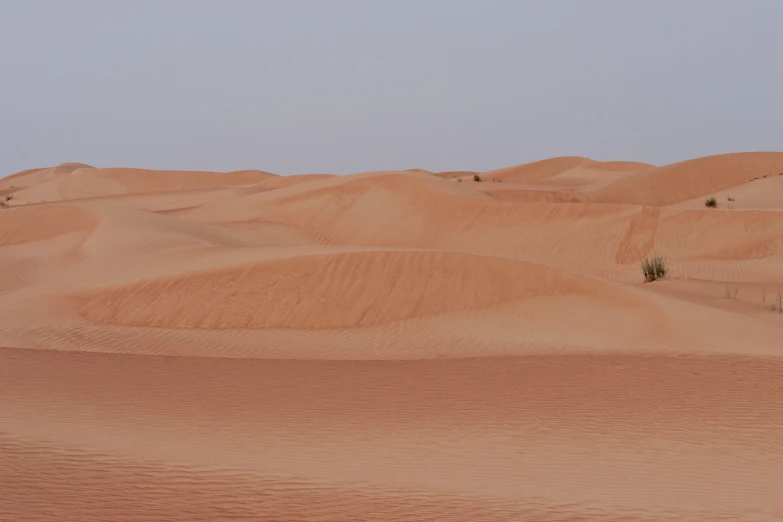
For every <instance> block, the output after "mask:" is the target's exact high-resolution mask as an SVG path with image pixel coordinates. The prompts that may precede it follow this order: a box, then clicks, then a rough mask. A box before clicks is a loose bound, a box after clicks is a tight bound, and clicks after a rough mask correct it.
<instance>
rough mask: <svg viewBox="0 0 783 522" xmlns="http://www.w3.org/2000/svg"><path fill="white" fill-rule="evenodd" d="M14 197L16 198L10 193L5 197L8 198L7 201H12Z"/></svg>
mask: <svg viewBox="0 0 783 522" xmlns="http://www.w3.org/2000/svg"><path fill="white" fill-rule="evenodd" d="M12 199H14V197H13V196H12V195H11V194H8V195H7V196H6V197H5V200H6V201H11V200H12Z"/></svg>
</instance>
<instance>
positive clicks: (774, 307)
mask: <svg viewBox="0 0 783 522" xmlns="http://www.w3.org/2000/svg"><path fill="white" fill-rule="evenodd" d="M761 300H762V301H763V302H764V309H765V310H766V311H767V312H777V313H779V314H783V296H781V295H780V289H778V298H777V299H774V298H773V299H772V300H771V301H767V291H766V290H763V291H762V294H761Z"/></svg>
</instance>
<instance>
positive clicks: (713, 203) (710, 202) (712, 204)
mask: <svg viewBox="0 0 783 522" xmlns="http://www.w3.org/2000/svg"><path fill="white" fill-rule="evenodd" d="M704 206H705V207H709V208H715V207H717V206H718V200H717V199H715V198H714V197H709V198H707V199H706V200H704Z"/></svg>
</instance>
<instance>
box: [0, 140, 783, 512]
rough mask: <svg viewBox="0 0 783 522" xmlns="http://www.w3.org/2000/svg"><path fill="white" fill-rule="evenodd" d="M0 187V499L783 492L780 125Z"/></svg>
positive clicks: (439, 507)
mask: <svg viewBox="0 0 783 522" xmlns="http://www.w3.org/2000/svg"><path fill="white" fill-rule="evenodd" d="M474 176H478V177H479V178H480V179H481V181H474ZM709 197H715V198H716V201H717V207H716V208H708V207H705V205H704V201H705V200H706V199H707V198H709ZM0 200H3V208H0V520H3V521H6V520H7V521H79V522H93V521H114V520H117V521H168V520H172V521H174V520H183V521H184V520H188V521H215V520H221V521H223V520H269V521H310V520H318V521H354V520H355V521H381V520H384V521H385V520H400V521H465V522H468V521H470V522H474V521H510V520H519V521H572V520H573V521H576V520H579V521H588V520H590V521H592V520H596V521H660V520H682V521H696V520H700V521H701V520H709V521H719V520H726V521H728V520H732V521H733V520H752V521H780V520H783V313H778V311H777V310H776V309H775V306H776V304H775V302H776V300H777V299H779V297H778V296H779V295H780V293H781V292H783V153H774V152H770V153H736V154H725V155H719V156H711V157H706V158H697V159H693V160H690V161H685V162H682V163H676V164H672V165H665V166H653V165H648V164H644V163H636V162H628V161H623V162H619V161H609V162H602V161H595V160H591V159H587V158H581V157H563V158H553V159H548V160H544V161H538V162H534V163H529V164H524V165H519V166H514V167H509V168H504V169H500V170H495V171H489V172H479V173H474V172H468V171H455V172H444V173H434V172H428V171H424V170H420V169H411V170H406V171H394V172H389V171H383V172H368V173H361V174H352V175H345V176H333V175H326V174H303V175H297V176H277V175H274V174H271V173H268V172H263V171H257V170H247V171H239V172H228V173H219V172H187V171H151V170H140V169H122V168H93V167H91V166H89V165H85V164H79V163H64V164H62V165H59V166H56V167H51V168H42V169H33V170H27V171H24V172H20V173H17V174H14V175H10V176H7V177H4V178H0ZM648 256H664V257H665V259H666V262H667V266H668V269H669V271H668V274H667V275H666V277H665V278H663V279H662V280H658V281H653V282H645V280H644V277H643V274H642V271H641V268H640V263H641V262H642V261H643V260H644V259H645V258H647V257H648Z"/></svg>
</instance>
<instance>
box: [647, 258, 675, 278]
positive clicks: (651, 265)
mask: <svg viewBox="0 0 783 522" xmlns="http://www.w3.org/2000/svg"><path fill="white" fill-rule="evenodd" d="M668 271H669V269H668V268H667V267H666V258H665V257H661V256H654V257H646V258H644V260H643V261H642V272H643V273H644V282H645V283H652V282H653V281H656V280H658V279H663V278H664V277H666V273H667V272H668Z"/></svg>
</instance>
